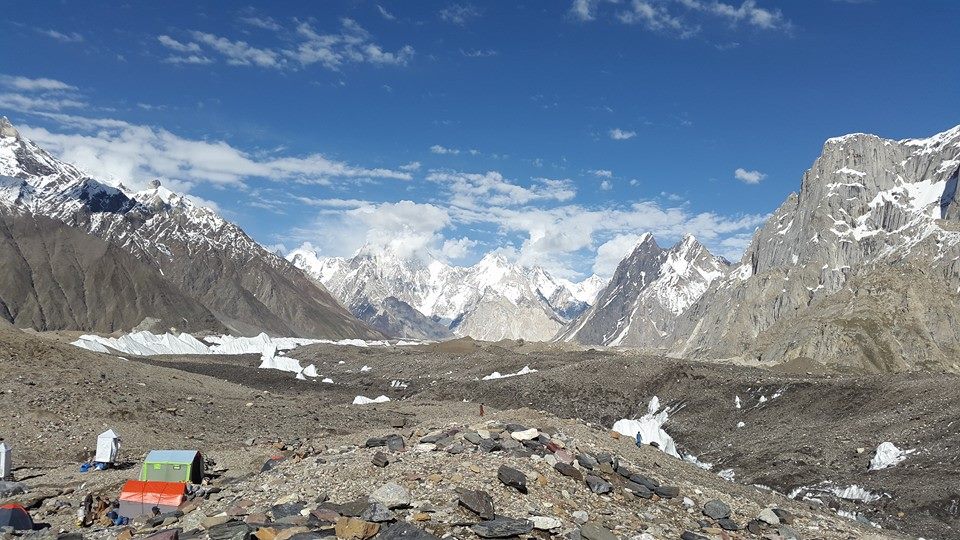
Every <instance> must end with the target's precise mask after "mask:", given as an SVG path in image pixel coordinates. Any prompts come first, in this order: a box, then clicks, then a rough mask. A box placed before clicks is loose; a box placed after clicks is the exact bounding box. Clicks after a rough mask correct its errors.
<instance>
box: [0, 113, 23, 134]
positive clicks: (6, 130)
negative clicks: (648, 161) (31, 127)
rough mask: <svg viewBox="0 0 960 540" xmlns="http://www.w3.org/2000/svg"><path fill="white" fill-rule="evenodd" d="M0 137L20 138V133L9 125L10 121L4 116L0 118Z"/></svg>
mask: <svg viewBox="0 0 960 540" xmlns="http://www.w3.org/2000/svg"><path fill="white" fill-rule="evenodd" d="M0 137H9V138H13V139H19V138H20V132H19V131H17V128H15V127H13V124H11V123H10V120H9V119H8V118H7V117H6V116H0Z"/></svg>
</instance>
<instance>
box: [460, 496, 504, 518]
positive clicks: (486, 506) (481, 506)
mask: <svg viewBox="0 0 960 540" xmlns="http://www.w3.org/2000/svg"><path fill="white" fill-rule="evenodd" d="M460 505H461V506H463V507H464V508H466V509H467V510H470V511H471V512H473V513H474V514H476V515H478V516H480V518H481V519H493V518H494V517H496V513H495V510H494V507H493V497H491V496H490V494H489V493H487V492H486V491H479V490H473V489H461V490H460Z"/></svg>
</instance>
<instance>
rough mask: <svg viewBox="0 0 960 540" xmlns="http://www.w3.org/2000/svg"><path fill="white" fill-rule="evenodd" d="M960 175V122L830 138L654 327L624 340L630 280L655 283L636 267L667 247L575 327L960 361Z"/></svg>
mask: <svg viewBox="0 0 960 540" xmlns="http://www.w3.org/2000/svg"><path fill="white" fill-rule="evenodd" d="M958 174H960V126H958V127H955V128H953V129H950V130H948V131H945V132H943V133H939V134H937V135H934V136H932V137H929V138H926V139H906V140H899V141H896V140H890V139H883V138H881V137H877V136H875V135H866V134H853V135H846V136H843V137H836V138H832V139H829V140H827V141H826V143H825V144H824V147H823V152H822V154H821V156H820V157H819V158H818V159H817V160H816V162H815V163H814V164H813V166H812V167H811V168H810V169H809V170H808V171H807V172H806V173H805V174H804V176H803V179H802V181H801V186H800V190H799V191H798V192H797V193H793V194H791V195H790V196H789V197H788V198H787V200H786V201H785V202H784V203H783V204H782V205H781V206H780V208H778V209H777V210H776V211H775V212H774V213H773V214H772V216H771V217H770V218H769V219H768V220H767V222H766V223H765V224H764V225H763V226H762V227H761V228H760V229H759V230H758V231H757V232H756V234H755V235H754V237H753V239H752V241H751V243H750V246H749V247H748V248H747V250H746V252H745V253H744V255H743V257H742V259H741V260H740V262H739V263H738V264H737V265H735V266H732V267H730V268H729V269H728V270H726V271H724V272H721V273H720V274H719V275H717V276H716V278H715V279H713V280H711V281H710V282H709V285H708V286H706V287H704V288H703V290H698V291H697V292H699V293H701V294H700V295H699V296H698V297H697V298H693V296H694V295H690V296H689V297H687V298H692V299H693V300H694V301H692V302H688V303H686V305H683V304H684V302H680V303H678V304H677V305H676V307H677V308H682V309H659V308H661V307H664V306H663V304H660V305H659V306H656V305H655V306H652V307H651V306H643V307H641V308H640V312H641V313H644V314H645V318H644V319H643V320H644V321H645V322H646V323H648V324H647V330H646V331H643V332H635V333H634V334H633V336H634V337H632V338H630V339H628V338H627V337H626V335H625V336H624V339H620V340H618V339H617V337H618V336H619V334H617V330H618V329H620V328H622V327H623V325H624V321H626V320H627V319H625V318H624V317H628V313H627V312H626V310H624V309H623V307H622V306H624V305H634V304H632V303H631V302H635V298H636V289H637V288H638V287H636V286H634V287H628V286H624V285H622V284H621V282H623V281H624V279H625V276H627V275H628V274H629V275H630V277H631V278H632V281H633V282H637V283H639V284H640V285H641V286H642V285H643V284H644V280H643V279H639V281H638V278H637V277H636V276H637V275H639V276H641V277H642V276H645V275H646V274H648V273H649V272H651V271H652V268H651V267H653V266H656V264H657V260H656V257H657V256H658V255H659V254H658V252H657V251H656V250H650V252H649V253H647V254H646V256H641V257H638V255H637V254H636V253H635V254H633V255H631V257H630V258H628V259H626V260H624V262H623V263H622V264H621V268H620V269H618V277H615V278H614V279H613V280H612V281H611V285H610V286H609V287H608V289H607V291H605V293H604V294H606V296H605V295H604V294H601V297H600V299H599V301H598V302H597V306H595V307H594V308H593V309H592V310H590V311H589V312H587V313H586V314H584V315H583V316H582V317H581V320H579V321H577V322H575V323H574V324H572V325H571V326H570V328H568V330H567V331H566V332H565V334H564V339H570V340H573V341H580V342H581V343H589V344H605V345H630V346H635V347H641V348H646V349H653V350H659V351H660V352H665V353H669V354H670V355H672V356H677V357H697V358H740V359H742V360H747V361H750V362H759V363H762V364H770V363H785V362H793V361H798V362H811V361H812V362H814V363H816V364H821V365H829V366H831V367H832V368H838V369H852V370H856V371H891V370H894V371H899V370H911V369H918V368H924V367H926V368H936V369H949V370H954V371H955V370H960V363H958V362H957V361H956V360H955V358H956V357H957V353H958V352H960V332H958V330H957V328H958V325H957V323H958V322H960V321H958V316H957V315H956V314H957V313H958V311H957V308H960V297H958V294H960V212H958V204H960V203H958V202H957V197H956V195H957V193H956V189H957V181H958ZM624 265H626V267H624ZM638 270H639V274H638V273H637V272H638ZM627 281H630V280H627ZM618 285H619V289H618V288H617V287H618ZM650 286H651V285H650V284H649V283H648V284H647V285H646V287H650ZM611 287H613V289H611ZM640 288H643V287H640ZM611 297H612V298H611ZM608 303H609V304H610V305H612V306H614V307H615V308H616V311H615V312H616V313H617V315H616V316H613V315H610V316H608V317H607V318H605V319H602V320H601V322H600V323H597V326H596V329H592V330H591V328H592V327H591V326H590V324H589V323H585V322H584V320H583V319H585V318H591V317H592V318H597V315H596V313H597V312H598V311H601V308H600V306H604V305H607V304H608ZM591 312H592V313H591ZM581 324H583V326H582V327H580V325H581Z"/></svg>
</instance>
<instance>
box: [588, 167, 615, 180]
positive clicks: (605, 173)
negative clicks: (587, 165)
mask: <svg viewBox="0 0 960 540" xmlns="http://www.w3.org/2000/svg"><path fill="white" fill-rule="evenodd" d="M590 173H591V174H593V175H594V176H598V177H600V178H613V171H611V170H609V169H594V170H592V171H590Z"/></svg>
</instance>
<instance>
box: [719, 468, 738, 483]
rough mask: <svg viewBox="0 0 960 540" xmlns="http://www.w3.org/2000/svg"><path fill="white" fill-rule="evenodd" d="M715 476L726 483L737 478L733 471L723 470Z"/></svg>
mask: <svg viewBox="0 0 960 540" xmlns="http://www.w3.org/2000/svg"><path fill="white" fill-rule="evenodd" d="M717 476H719V477H720V478H723V479H724V480H726V481H727V482H733V481H734V480H733V479H734V478H735V477H736V476H737V473H736V472H734V470H733V469H724V470H722V471H720V472H718V473H717Z"/></svg>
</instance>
